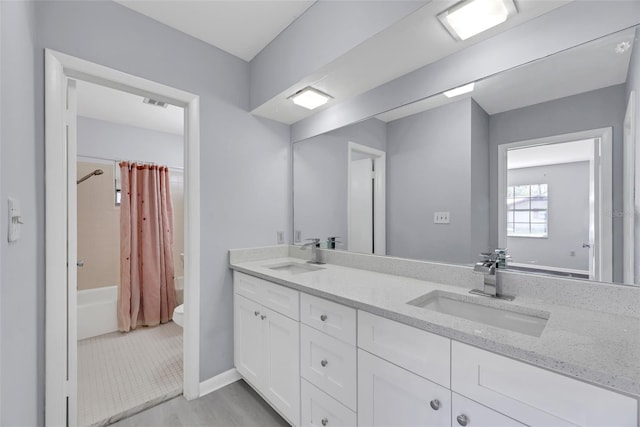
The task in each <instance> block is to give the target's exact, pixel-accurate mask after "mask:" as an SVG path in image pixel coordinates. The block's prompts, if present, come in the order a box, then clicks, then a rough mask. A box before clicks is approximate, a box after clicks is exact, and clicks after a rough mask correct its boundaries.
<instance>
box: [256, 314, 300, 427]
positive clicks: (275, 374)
mask: <svg viewBox="0 0 640 427" xmlns="http://www.w3.org/2000/svg"><path fill="white" fill-rule="evenodd" d="M260 319H261V321H262V323H263V325H262V334H263V340H264V351H263V352H261V353H260V357H261V358H262V359H263V362H264V363H265V369H266V371H265V375H264V386H265V387H264V393H265V395H266V397H267V399H269V401H270V402H271V403H273V405H274V406H275V407H276V408H278V409H279V410H280V412H282V414H283V415H284V416H285V417H286V418H288V419H289V421H291V422H292V423H293V425H294V426H298V425H300V332H299V329H300V327H299V323H298V322H296V321H295V320H291V319H289V318H288V317H285V316H283V315H281V314H279V313H276V312H275V311H273V310H269V309H266V308H264V307H263V308H262V313H261V315H260Z"/></svg>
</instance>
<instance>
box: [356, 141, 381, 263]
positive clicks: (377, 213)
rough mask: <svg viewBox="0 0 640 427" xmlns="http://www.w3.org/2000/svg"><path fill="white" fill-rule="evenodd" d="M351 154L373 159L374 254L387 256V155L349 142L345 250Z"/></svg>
mask: <svg viewBox="0 0 640 427" xmlns="http://www.w3.org/2000/svg"><path fill="white" fill-rule="evenodd" d="M353 153H361V154H365V155H368V156H370V157H371V158H372V159H373V168H374V171H375V172H374V173H375V175H374V176H375V185H374V189H373V190H374V201H373V218H374V224H373V228H374V236H373V237H374V240H373V247H374V254H375V255H386V254H387V230H386V221H387V219H386V210H387V209H386V203H387V201H386V186H387V185H386V183H387V178H386V177H387V160H386V159H387V154H386V153H385V152H384V151H381V150H377V149H375V148H371V147H368V146H366V145H362V144H358V143H356V142H352V141H349V144H348V146H347V250H349V245H350V239H349V236H348V235H349V230H351V160H352V155H353Z"/></svg>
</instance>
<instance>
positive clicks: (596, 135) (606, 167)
mask: <svg viewBox="0 0 640 427" xmlns="http://www.w3.org/2000/svg"><path fill="white" fill-rule="evenodd" d="M612 137H613V130H612V128H610V127H607V128H600V129H592V130H586V131H581V132H573V133H567V134H562V135H554V136H551V137H545V138H536V139H530V140H525V141H518V142H512V143H508V144H501V145H498V246H499V247H503V248H504V247H506V244H507V233H506V227H503V226H502V225H503V224H506V216H507V212H506V205H505V203H504V200H505V198H506V195H507V152H508V151H509V150H512V149H514V148H526V147H535V146H540V145H549V144H558V143H563V142H571V141H579V140H584V139H594V140H596V141H599V143H597V146H596V147H595V149H594V160H595V161H590V162H589V163H590V176H591V177H592V179H593V181H594V187H595V188H594V197H595V200H594V202H595V205H596V206H597V208H596V209H595V212H594V217H595V218H594V241H593V242H592V243H593V245H592V246H593V247H592V251H593V253H592V254H590V256H591V257H592V259H593V261H595V272H594V278H592V280H598V281H600V282H611V281H613V173H612V172H613V168H612V163H613V152H612V150H613V149H612V146H613V142H612ZM606 230H609V233H606V232H605V231H606ZM590 275H591V274H590Z"/></svg>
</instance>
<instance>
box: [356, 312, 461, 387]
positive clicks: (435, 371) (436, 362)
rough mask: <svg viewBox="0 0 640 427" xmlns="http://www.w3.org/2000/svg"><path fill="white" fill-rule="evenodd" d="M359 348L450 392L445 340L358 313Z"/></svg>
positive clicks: (447, 350)
mask: <svg viewBox="0 0 640 427" xmlns="http://www.w3.org/2000/svg"><path fill="white" fill-rule="evenodd" d="M358 347H360V348H363V349H365V350H367V351H369V352H370V353H373V354H376V355H378V356H380V357H382V358H383V359H386V360H388V361H390V362H393V363H395V364H397V365H399V366H402V367H403V368H405V369H408V370H410V371H411V372H415V373H416V374H418V375H420V376H422V377H424V378H427V379H429V380H431V381H434V382H436V383H438V384H440V385H442V386H444V387H447V388H449V385H450V375H449V372H450V354H451V353H450V352H451V340H449V339H448V338H444V337H441V336H439V335H434V334H431V333H429V332H426V331H423V330H421V329H417V328H414V327H411V326H408V325H404V324H402V323H399V322H395V321H393V320H389V319H385V318H384V317H380V316H376V315H373V314H371V313H367V312H365V311H362V310H358Z"/></svg>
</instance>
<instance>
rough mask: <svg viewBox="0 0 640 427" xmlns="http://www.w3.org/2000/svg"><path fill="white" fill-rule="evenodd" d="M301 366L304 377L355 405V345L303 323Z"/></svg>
mask: <svg viewBox="0 0 640 427" xmlns="http://www.w3.org/2000/svg"><path fill="white" fill-rule="evenodd" d="M300 366H301V367H300V369H301V374H302V377H303V378H306V379H307V380H308V381H309V382H311V383H312V384H314V385H316V386H317V387H318V388H320V389H321V390H324V391H325V392H326V393H328V394H329V395H331V396H333V397H334V398H336V399H337V400H339V401H340V402H342V403H343V404H344V405H346V406H347V407H349V408H351V409H353V410H355V409H356V348H355V347H354V346H351V345H349V344H346V343H344V342H342V341H340V340H337V339H335V338H333V337H330V336H329V335H327V334H323V333H322V332H320V331H316V330H315V329H313V328H310V327H308V326H307V325H300Z"/></svg>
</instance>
